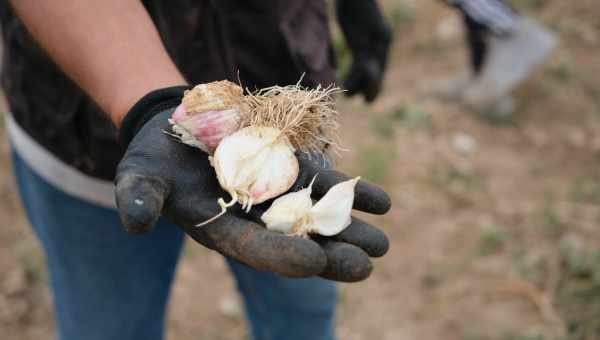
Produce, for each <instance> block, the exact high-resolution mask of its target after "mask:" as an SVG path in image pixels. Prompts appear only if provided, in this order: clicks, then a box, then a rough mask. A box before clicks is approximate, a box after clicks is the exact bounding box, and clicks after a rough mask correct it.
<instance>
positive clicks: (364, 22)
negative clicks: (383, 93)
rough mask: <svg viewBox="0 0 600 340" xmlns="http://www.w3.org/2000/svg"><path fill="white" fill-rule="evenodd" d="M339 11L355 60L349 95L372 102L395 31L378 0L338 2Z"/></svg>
mask: <svg viewBox="0 0 600 340" xmlns="http://www.w3.org/2000/svg"><path fill="white" fill-rule="evenodd" d="M336 12H337V18H338V22H339V24H340V28H341V29H342V32H343V33H344V37H345V38H346V42H347V43H348V46H349V48H350V50H351V51H352V57H353V60H352V66H351V67H350V70H349V72H348V75H347V76H346V79H345V81H344V88H345V89H346V90H347V92H346V94H347V95H349V96H353V95H355V94H362V95H363V96H364V97H365V100H366V101H367V102H372V101H373V100H375V98H376V97H377V95H378V94H379V90H380V88H381V83H382V81H383V75H384V71H385V68H386V65H387V56H388V51H389V47H390V43H391V40H392V31H391V29H390V27H389V25H388V24H387V23H386V22H385V19H384V17H383V15H382V14H381V11H380V9H379V7H378V5H377V2H376V1H375V0H337V1H336Z"/></svg>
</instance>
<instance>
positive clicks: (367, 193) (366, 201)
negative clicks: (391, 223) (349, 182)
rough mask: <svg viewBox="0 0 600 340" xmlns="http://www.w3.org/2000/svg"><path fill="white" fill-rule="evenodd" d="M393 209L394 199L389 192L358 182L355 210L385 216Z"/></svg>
mask: <svg viewBox="0 0 600 340" xmlns="http://www.w3.org/2000/svg"><path fill="white" fill-rule="evenodd" d="M391 207H392V199H391V198H390V195H388V194H387V192H385V191H383V190H382V189H380V188H379V187H377V186H375V185H372V184H370V183H367V182H364V181H362V180H361V181H359V182H358V184H357V185H356V189H355V191H354V209H357V210H361V211H364V212H367V213H370V214H375V215H384V214H386V213H387V212H388V211H390V209H391Z"/></svg>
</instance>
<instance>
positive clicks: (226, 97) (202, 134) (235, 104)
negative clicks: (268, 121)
mask: <svg viewBox="0 0 600 340" xmlns="http://www.w3.org/2000/svg"><path fill="white" fill-rule="evenodd" d="M242 98H243V90H242V88H241V87H239V86H238V85H236V84H234V83H232V82H229V81H218V82H212V83H207V84H200V85H197V86H195V87H194V88H193V89H192V90H188V91H186V92H185V95H184V97H183V99H182V103H181V105H179V106H178V107H177V108H176V109H175V111H174V112H173V114H172V116H171V119H170V122H171V124H172V125H173V132H175V134H176V135H177V136H178V137H179V139H180V140H181V142H183V143H185V144H187V145H190V146H193V147H197V148H199V149H202V150H203V151H205V152H207V153H209V154H212V153H214V151H215V149H216V148H217V146H218V145H219V143H220V142H221V140H222V139H223V138H225V137H227V136H229V135H230V134H232V133H233V132H235V131H236V130H237V129H238V128H239V126H240V120H241V114H240V105H241V100H242Z"/></svg>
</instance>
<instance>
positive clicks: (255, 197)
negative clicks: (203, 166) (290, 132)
mask: <svg viewBox="0 0 600 340" xmlns="http://www.w3.org/2000/svg"><path fill="white" fill-rule="evenodd" d="M211 164H212V166H213V167H214V168H215V172H216V173H217V179H218V180H219V184H220V185H221V187H222V188H223V189H224V190H225V191H227V192H228V193H229V194H230V195H231V196H232V200H235V201H237V202H239V203H241V204H242V207H243V208H245V209H246V210H248V211H249V210H250V208H251V207H252V205H254V204H258V203H262V202H264V201H266V200H268V199H270V198H273V197H277V196H278V195H281V194H282V193H284V192H286V191H287V190H289V188H290V187H291V186H292V185H293V184H294V182H295V181H296V178H297V177H298V171H299V165H298V159H297V158H296V156H295V155H294V148H293V147H292V146H291V144H290V142H289V140H288V139H287V137H285V136H283V135H282V134H281V131H280V130H278V129H275V128H270V127H255V126H250V127H246V128H243V129H240V130H238V131H236V132H235V133H233V134H231V135H230V136H228V137H225V138H223V140H222V141H221V143H220V144H219V146H218V147H217V149H216V151H215V154H214V156H213V157H212V160H211Z"/></svg>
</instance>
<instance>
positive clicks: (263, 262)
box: [116, 88, 390, 282]
mask: <svg viewBox="0 0 600 340" xmlns="http://www.w3.org/2000/svg"><path fill="white" fill-rule="evenodd" d="M182 95H183V88H170V89H164V90H158V91H155V92H153V93H150V94H149V95H147V96H146V97H144V99H142V100H141V101H140V102H138V103H137V104H136V105H135V106H134V107H133V108H132V110H131V111H130V112H129V113H128V114H127V116H126V117H125V119H124V121H123V126H122V128H121V131H120V134H121V135H120V137H121V142H122V143H123V144H124V145H128V146H127V151H126V153H125V156H124V157H123V159H122V160H121V162H120V163H119V167H118V169H117V176H116V199H117V206H118V209H119V214H120V216H121V220H122V223H123V225H124V227H125V229H126V230H127V231H128V232H130V233H143V232H146V231H148V230H150V229H151V227H152V225H153V224H154V223H155V222H156V220H157V219H158V218H159V216H160V215H161V212H162V214H163V215H164V216H165V217H166V218H167V219H168V220H169V221H170V222H172V223H174V224H176V225H177V226H179V227H181V228H183V230H184V231H185V232H186V233H187V234H188V235H189V236H191V237H192V238H193V239H194V240H196V241H198V242H199V243H201V244H202V245H204V246H206V247H208V248H210V249H213V250H216V251H218V252H219V253H221V254H223V255H225V256H229V257H231V258H233V259H235V260H237V261H239V262H242V263H244V264H246V265H249V266H251V267H253V268H256V269H259V270H269V271H273V272H276V273H279V274H282V275H285V276H290V277H308V276H315V275H320V276H322V277H325V278H328V279H332V280H338V281H348V282H350V281H359V280H363V279H365V278H367V277H368V276H369V274H370V272H371V270H372V264H371V262H370V260H369V256H382V255H384V254H385V253H386V252H387V249H388V240H387V238H386V236H385V235H384V234H383V233H382V232H381V231H379V230H378V229H375V228H374V227H372V226H371V225H369V224H367V223H366V222H363V221H361V220H358V219H353V222H352V224H351V225H350V226H349V227H348V228H347V229H346V230H344V231H343V232H342V233H341V234H339V235H337V236H335V237H331V238H318V239H315V240H311V239H303V238H300V237H294V236H286V235H283V234H280V233H277V232H273V231H269V230H267V229H266V228H264V227H263V226H262V225H260V224H259V223H258V221H259V218H260V213H261V212H262V211H264V210H265V209H266V208H267V207H268V205H269V204H270V202H268V203H267V202H266V203H264V204H262V205H257V206H254V207H253V208H252V213H251V214H244V213H243V212H242V211H241V209H240V207H239V205H236V206H234V207H232V208H229V210H228V212H227V213H226V214H225V215H223V216H221V217H219V218H218V219H217V220H215V221H214V222H212V223H210V224H207V225H204V226H202V227H196V226H195V225H196V224H198V223H200V222H203V221H205V220H207V219H208V218H210V217H213V216H214V215H216V214H217V213H218V212H219V211H220V210H221V209H220V207H219V205H218V204H217V199H218V198H219V197H224V198H225V199H227V197H228V195H227V194H226V193H225V192H224V191H223V190H222V189H221V187H220V186H219V183H218V181H217V177H216V174H215V171H214V169H213V168H212V167H211V166H210V164H209V161H208V155H207V154H206V153H204V152H202V151H201V150H199V149H196V148H192V147H189V146H187V145H185V144H182V143H181V142H179V141H178V140H176V139H175V138H174V137H172V136H170V135H168V134H165V133H164V131H171V127H170V124H169V123H168V121H167V119H168V118H169V117H170V116H171V114H172V112H173V110H174V107H175V106H176V105H178V104H179V103H180V101H181V97H182ZM298 158H299V161H300V174H299V176H298V180H297V181H296V183H295V185H294V187H293V188H292V190H298V189H299V188H300V187H306V186H307V185H308V184H309V183H310V180H311V179H312V178H313V176H314V175H315V174H317V173H318V174H319V175H318V177H317V180H316V182H315V184H314V186H313V196H314V198H315V199H318V198H320V197H321V196H323V195H324V194H325V193H326V192H327V190H328V189H329V188H330V187H331V186H333V185H335V184H336V183H338V182H340V181H344V180H346V179H348V177H347V176H345V175H343V174H341V173H339V172H336V171H332V170H325V169H323V168H321V167H320V166H318V165H317V164H315V163H313V162H311V161H309V160H308V159H306V158H305V157H302V156H299V157H298ZM354 207H355V208H356V209H359V210H362V211H365V212H369V213H375V214H384V213H385V212H387V211H388V210H389V208H390V199H389V197H388V196H387V194H386V193H385V192H383V191H382V190H380V189H378V188H376V187H374V186H372V185H370V184H367V183H364V182H359V183H358V184H357V186H356V194H355V202H354Z"/></svg>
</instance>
